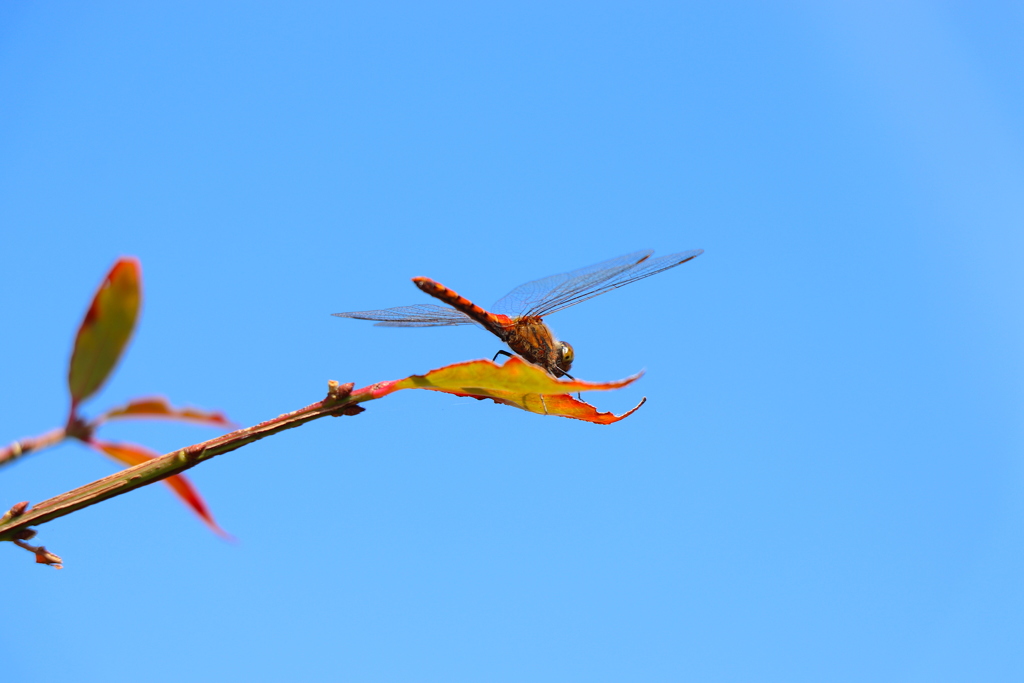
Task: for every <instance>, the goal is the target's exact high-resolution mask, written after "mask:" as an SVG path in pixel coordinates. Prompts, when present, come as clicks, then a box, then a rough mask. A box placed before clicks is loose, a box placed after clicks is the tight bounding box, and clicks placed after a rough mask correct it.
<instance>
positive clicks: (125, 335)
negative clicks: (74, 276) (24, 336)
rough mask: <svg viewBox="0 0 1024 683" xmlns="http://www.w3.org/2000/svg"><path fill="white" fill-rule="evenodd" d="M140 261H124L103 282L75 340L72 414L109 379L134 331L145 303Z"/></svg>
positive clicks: (71, 372)
mask: <svg viewBox="0 0 1024 683" xmlns="http://www.w3.org/2000/svg"><path fill="white" fill-rule="evenodd" d="M141 288H142V270H141V267H140V265H139V262H138V260H136V259H134V258H130V257H128V258H121V259H119V260H118V261H117V263H115V264H114V266H113V268H111V269H110V272H109V273H108V274H107V277H106V278H105V279H104V280H103V284H101V285H100V288H99V291H97V292H96V296H94V297H93V300H92V304H91V305H90V306H89V310H88V311H87V312H86V314H85V319H84V320H83V321H82V325H81V326H80V327H79V328H78V336H77V337H75V347H74V350H73V351H72V353H71V364H70V366H69V368H68V388H69V389H70V390H71V405H72V412H73V411H74V409H75V407H77V406H78V404H80V403H81V402H82V401H84V400H85V399H87V398H89V397H90V396H92V395H93V394H95V393H96V391H97V390H99V388H100V387H101V386H103V383H104V382H105V381H106V380H107V377H109V376H110V373H111V371H113V369H114V366H116V365H117V361H118V360H119V359H120V358H121V353H122V352H123V351H124V347H125V346H126V345H127V344H128V340H129V339H130V338H131V336H132V332H133V331H134V329H135V321H136V319H137V318H138V315H139V306H140V304H141V301H142V291H141Z"/></svg>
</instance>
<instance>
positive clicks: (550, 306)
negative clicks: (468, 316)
mask: <svg viewBox="0 0 1024 683" xmlns="http://www.w3.org/2000/svg"><path fill="white" fill-rule="evenodd" d="M653 253H654V252H653V251H651V250H649V249H648V250H645V251H637V252H634V253H632V254H626V255H625V256H620V257H618V258H613V259H610V260H608V261H602V262H601V263H597V264H594V265H592V266H587V267H586V268H580V269H579V270H573V271H570V272H568V273H561V274H559V275H552V276H551V277H546V278H543V279H541V280H534V281H533V282H527V283H526V284H525V285H520V286H519V287H516V288H515V289H513V290H512V291H511V292H509V293H508V294H506V295H505V296H504V297H502V298H501V299H500V300H499V301H498V302H497V303H496V304H495V305H494V310H495V311H496V312H499V313H505V314H506V315H512V316H520V315H539V316H545V315H550V314H551V313H557V312H558V311H561V310H563V309H566V308H569V307H570V306H575V305H576V304H578V303H580V302H581V301H586V300H587V299H593V298H594V297H595V296H599V295H601V294H604V293H606V292H610V291H611V290H613V289H617V288H619V287H623V286H625V285H628V284H629V283H631V282H636V281H637V280H642V279H643V278H645V277H650V276H651V275H655V274H657V273H660V272H662V271H663V270H668V269H669V268H674V267H676V266H678V265H680V264H683V263H686V262H687V261H690V260H691V259H694V258H697V257H698V256H700V255H701V254H703V253H704V250H703V249H693V250H691V251H683V252H680V253H678V254H669V255H668V256H660V257H658V258H654V259H652V258H651V254H653Z"/></svg>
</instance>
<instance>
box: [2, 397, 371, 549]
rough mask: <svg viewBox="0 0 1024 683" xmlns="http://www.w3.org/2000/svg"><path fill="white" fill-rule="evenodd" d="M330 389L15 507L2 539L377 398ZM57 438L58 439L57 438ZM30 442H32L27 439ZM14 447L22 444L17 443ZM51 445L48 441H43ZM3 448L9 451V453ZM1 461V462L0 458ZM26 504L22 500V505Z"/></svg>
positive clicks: (61, 433) (5, 522) (355, 411)
mask: <svg viewBox="0 0 1024 683" xmlns="http://www.w3.org/2000/svg"><path fill="white" fill-rule="evenodd" d="M328 386H329V390H328V392H327V398H325V399H324V400H322V401H318V402H316V403H313V404H310V405H308V406H306V407H305V408H300V409H299V410H296V411H294V412H291V413H285V414H284V415H281V416H279V417H275V418H274V419H272V420H267V421H266V422H261V423H260V424H258V425H256V426H254V427H247V428H245V429H239V430H238V431H234V432H231V433H230V434H224V435H223V436H219V437H217V438H214V439H210V440H209V441H204V442H203V443H199V444H195V445H193V446H189V447H187V448H183V449H181V450H178V451H173V452H171V453H167V454H166V455H163V456H161V457H159V458H155V459H153V460H150V461H148V462H145V463H142V464H141V465H136V466H135V467H129V468H128V469H126V470H121V471H120V472H115V473H114V474H112V475H110V476H109V477H104V478H103V479H98V480H96V481H94V482H92V483H91V484H86V485H85V486H80V487H79V488H77V489H74V490H73V491H68V492H67V493H63V494H61V495H59V496H55V497H54V498H50V499H49V500H45V501H43V502H42V503H39V504H38V505H36V506H35V507H33V508H31V509H30V510H28V511H23V510H24V508H22V509H21V510H18V511H15V509H14V508H12V510H11V513H13V514H11V513H8V514H7V515H4V516H3V518H0V541H14V540H23V539H25V536H24V532H25V531H26V530H28V527H30V526H36V525H39V524H45V523H46V522H49V521H52V520H54V519H57V518H59V517H63V516H64V515H67V514H71V513H72V512H74V511H76V510H81V509H83V508H87V507H89V506H90V505H95V504H96V503H100V502H102V501H104V500H108V499H110V498H114V497H115V496H120V495H122V494H125V493H128V492H129V491H134V490H135V489H138V488H142V487H143V486H147V485H149V484H152V483H154V482H157V481H160V480H161V479H166V478H167V477H170V476H173V475H175V474H181V473H182V472H184V471H185V470H187V469H190V468H192V467H195V466H196V465H198V464H199V463H201V462H203V461H205V460H209V459H210V458H214V457H216V456H218V455H221V454H223V453H229V452H231V451H233V450H235V449H238V448H241V447H242V446H244V445H246V444H249V443H252V442H254V441H259V440H260V439H262V438H265V437H268V436H270V435H272V434H277V433H278V432H281V431H284V430H285V429H292V428H293V427H299V426H301V425H304V424H305V423H307V422H310V421H312V420H317V419H319V418H321V417H326V416H328V415H330V416H334V417H337V416H340V415H356V414H358V413H361V412H362V411H363V408H362V407H360V406H359V405H357V404H358V403H360V402H362V401H367V400H370V399H372V398H376V397H377V396H375V395H374V392H373V387H367V388H366V390H361V391H360V392H358V395H353V394H352V387H353V385H352V384H351V383H349V384H344V385H339V384H338V383H337V382H335V381H333V380H332V381H331V382H329V383H328ZM56 434H59V438H63V437H64V430H63V429H60V430H54V432H50V433H49V434H45V435H43V436H41V437H38V438H37V439H34V440H31V442H30V445H32V446H33V448H32V450H36V449H38V448H40V447H41V446H40V445H39V444H38V443H36V442H41V441H42V440H43V439H46V438H54V435H56ZM59 438H58V439H57V440H59ZM26 441H28V440H26ZM26 441H22V442H21V443H20V448H19V449H13V450H18V455H15V456H13V457H20V456H21V455H23V454H25V453H26V452H28V451H27V450H26V447H25V444H26ZM14 445H15V446H17V445H18V442H15V444H14ZM43 445H48V444H43ZM13 450H12V447H9V448H8V449H6V451H12V452H13ZM6 451H5V452H6ZM0 462H3V461H2V460H0ZM21 505H22V504H21V503H19V504H18V506H15V508H17V507H19V506H21Z"/></svg>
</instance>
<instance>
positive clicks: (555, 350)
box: [332, 249, 704, 379]
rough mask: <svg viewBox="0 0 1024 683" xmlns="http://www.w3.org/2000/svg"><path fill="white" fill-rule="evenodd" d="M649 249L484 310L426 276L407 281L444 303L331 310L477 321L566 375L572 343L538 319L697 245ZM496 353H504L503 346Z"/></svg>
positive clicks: (383, 318)
mask: <svg viewBox="0 0 1024 683" xmlns="http://www.w3.org/2000/svg"><path fill="white" fill-rule="evenodd" d="M653 253H654V251H653V250H651V249H647V250H644V251H637V252H633V253H632V254H626V255H625V256H619V257H618V258H613V259H609V260H607V261H602V262H601V263H595V264H594V265H592V266H587V267H585V268H580V269H578V270H573V271H570V272H568V273H560V274H558V275H552V276H551V277H546V278H542V279H540V280H533V281H532V282H527V283H526V284H524V285H520V286H519V287H516V288H515V289H513V290H512V291H511V292H509V293H508V294H506V295H505V296H503V297H502V298H501V299H499V300H498V301H497V303H495V304H494V305H493V306H492V307H491V310H490V311H488V310H485V309H484V308H481V307H480V306H478V305H476V304H475V303H473V302H472V301H470V300H469V299H467V298H466V297H464V296H462V295H460V294H458V293H457V292H455V291H454V290H452V289H449V288H448V287H445V286H444V285H442V284H441V283H440V282H437V281H435V280H431V279H430V278H428V277H414V278H413V279H412V281H413V283H415V285H416V286H417V287H419V288H420V289H421V290H422V291H424V292H426V293H427V294H429V295H430V296H432V297H434V298H435V299H438V300H440V301H442V302H444V303H445V304H446V305H443V306H439V305H437V304H416V305H414V306H396V307H394V308H382V309H379V310H376V311H351V312H348V313H334V314H332V315H335V316H338V317H339V318H354V319H356V320H374V321H377V325H378V326H382V327H441V326H447V325H479V326H481V327H483V328H484V329H485V330H487V331H489V332H491V333H493V334H494V335H496V336H497V337H498V338H499V339H501V340H502V341H503V342H505V343H506V344H508V346H509V348H510V349H512V350H513V351H515V352H516V353H517V354H519V355H520V356H521V357H522V358H523V359H524V360H526V361H529V362H530V363H533V364H534V365H539V366H540V367H542V368H544V369H545V370H547V371H548V372H549V373H551V374H552V375H554V376H555V377H562V376H565V377H568V378H569V379H573V376H572V375H570V374H569V370H570V369H571V368H572V363H573V360H575V357H576V354H575V351H573V348H572V345H571V344H569V342H566V341H560V340H558V339H556V338H555V335H554V334H553V333H552V332H551V328H549V327H548V326H547V324H546V323H545V322H544V320H543V318H544V317H545V316H548V315H551V314H552V313H557V312H559V311H563V310H565V309H566V308H569V307H570V306H575V305H576V304H578V303H581V302H583V301H586V300H587V299H593V298H594V297H595V296H600V295H601V294H606V293H607V292H610V291H612V290H613V289H618V288H619V287H624V286H625V285H628V284H630V283H632V282H636V281H637V280H642V279H644V278H645V277H650V276H652V275H656V274H657V273H661V272H663V271H666V270H668V269H669V268H675V267H676V266H679V265H682V264H684V263H686V262H687V261H692V260H693V259H695V258H697V257H698V256H700V255H701V254H703V253H704V250H703V249H693V250H691V251H683V252H679V253H678V254H669V255H668V256H659V257H658V258H651V255H652V254H653ZM499 355H506V356H510V357H511V355H512V354H510V353H509V352H507V351H504V350H502V351H499V352H498V353H497V354H495V356H494V358H495V359H497V357H498V356H499Z"/></svg>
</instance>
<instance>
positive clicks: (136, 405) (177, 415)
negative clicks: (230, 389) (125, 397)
mask: <svg viewBox="0 0 1024 683" xmlns="http://www.w3.org/2000/svg"><path fill="white" fill-rule="evenodd" d="M138 417H150V418H165V419H168V420H182V421H185V422H198V423H199V424H204V425H210V426H213V427H233V426H234V423H232V422H231V421H230V420H229V419H228V418H227V417H225V415H224V413H222V412H220V411H214V410H201V409H199V408H187V407H186V408H175V407H174V406H172V405H171V404H170V403H168V401H167V399H165V398H164V397H163V396H146V397H144V398H134V399H132V400H131V401H129V402H128V403H126V404H125V405H123V406H118V407H117V408H111V409H110V410H108V411H106V412H104V413H103V414H102V415H100V416H99V417H97V418H96V419H95V420H93V424H95V425H99V424H101V423H103V422H107V421H108V420H120V419H124V418H138Z"/></svg>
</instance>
